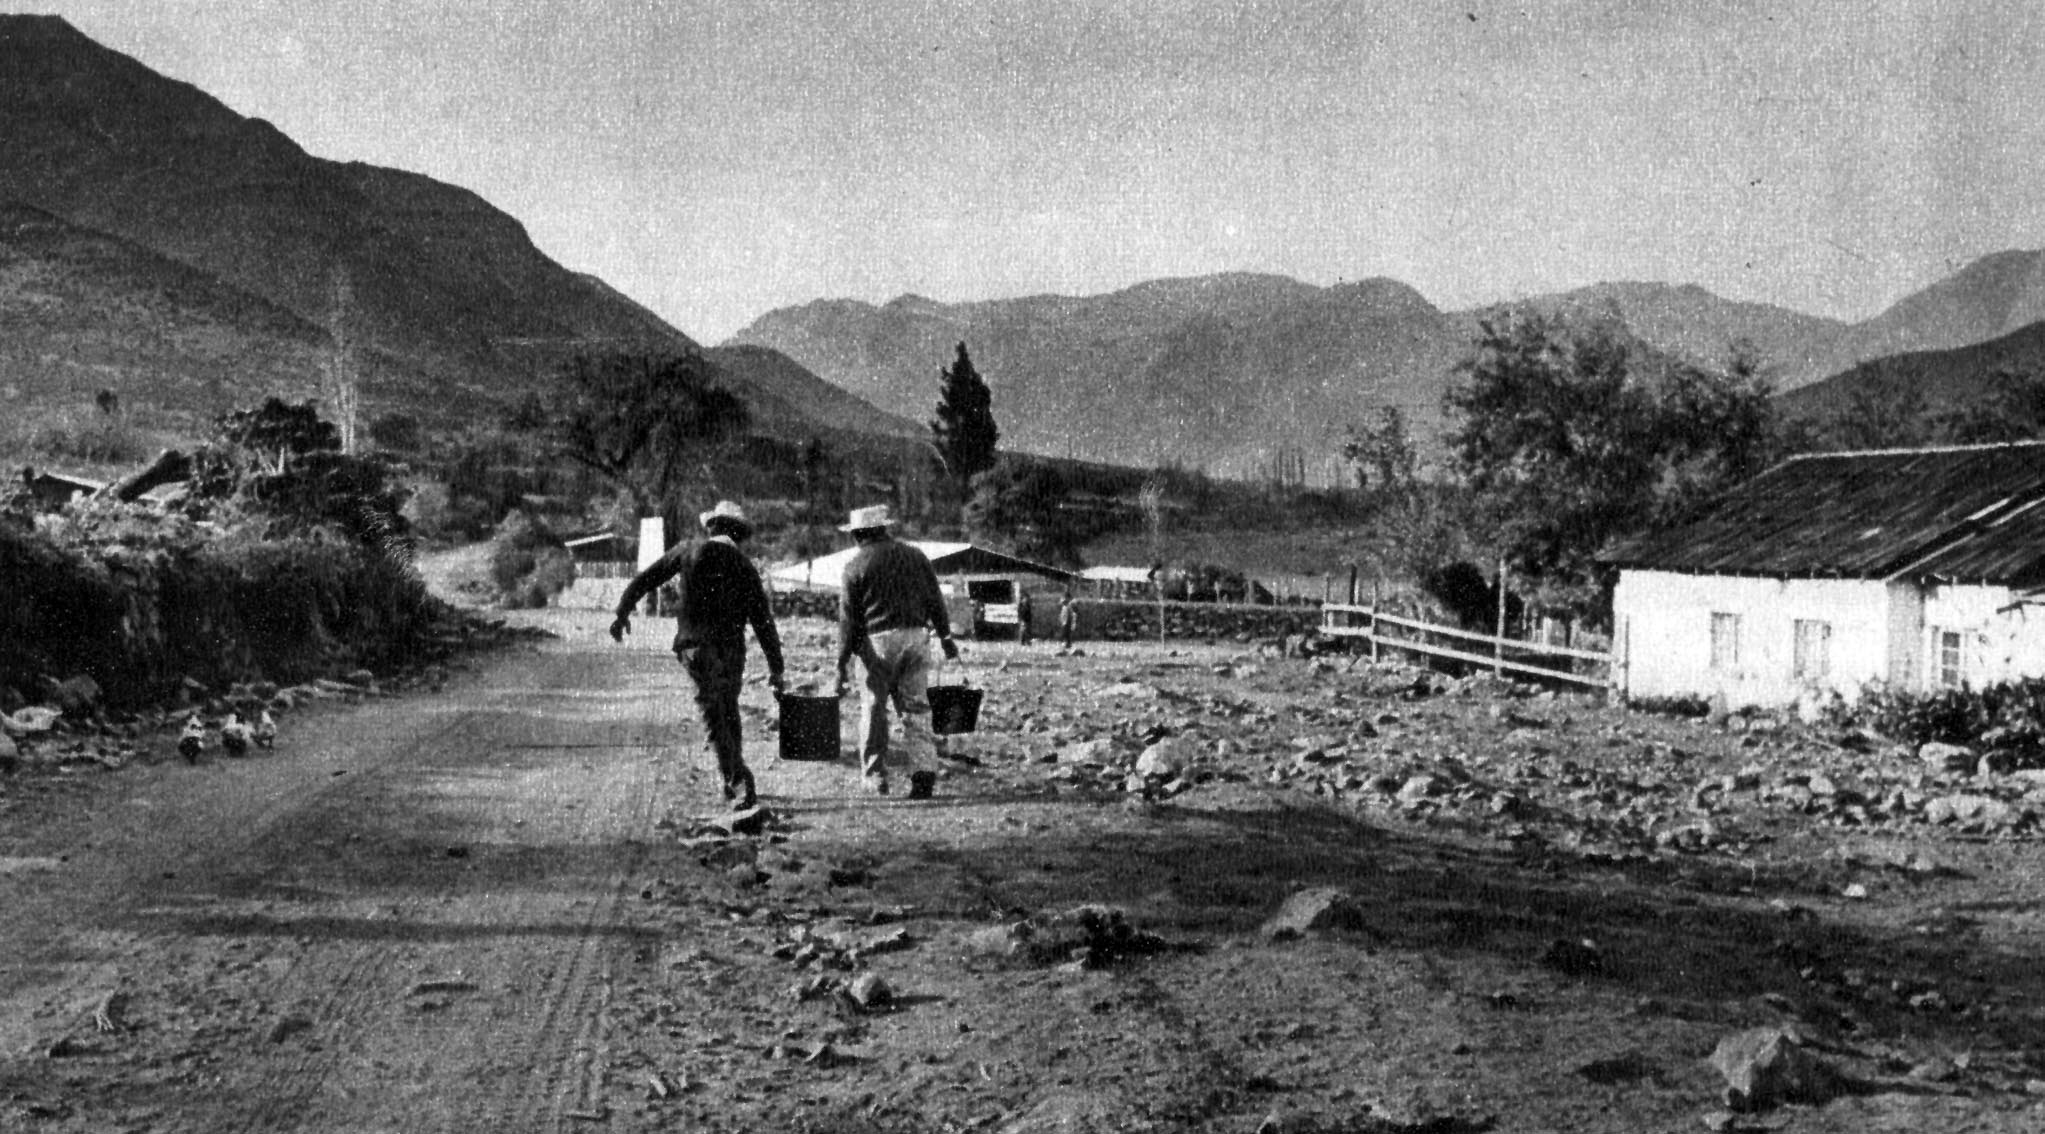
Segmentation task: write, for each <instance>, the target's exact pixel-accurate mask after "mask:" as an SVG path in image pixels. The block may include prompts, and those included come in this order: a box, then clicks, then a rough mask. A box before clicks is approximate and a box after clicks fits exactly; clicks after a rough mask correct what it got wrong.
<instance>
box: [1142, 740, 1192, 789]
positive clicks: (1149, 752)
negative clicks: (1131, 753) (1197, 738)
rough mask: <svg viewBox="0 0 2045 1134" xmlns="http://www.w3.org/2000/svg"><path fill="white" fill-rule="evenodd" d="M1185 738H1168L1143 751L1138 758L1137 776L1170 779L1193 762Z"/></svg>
mask: <svg viewBox="0 0 2045 1134" xmlns="http://www.w3.org/2000/svg"><path fill="white" fill-rule="evenodd" d="M1188 749H1189V745H1188V743H1187V741H1186V740H1185V738H1183V737H1177V736H1168V737H1166V738H1165V739H1163V740H1160V741H1158V742H1157V743H1156V744H1153V745H1151V746H1150V747H1148V748H1146V749H1144V750H1143V754H1142V755H1140V756H1138V757H1137V758H1136V769H1135V770H1136V774H1137V775H1139V776H1156V777H1157V778H1159V779H1170V778H1172V777H1173V776H1176V775H1178V774H1179V772H1180V770H1181V769H1183V768H1185V766H1186V765H1187V764H1189V763H1191V762H1192V758H1193V754H1192V752H1190V751H1189V750H1188Z"/></svg>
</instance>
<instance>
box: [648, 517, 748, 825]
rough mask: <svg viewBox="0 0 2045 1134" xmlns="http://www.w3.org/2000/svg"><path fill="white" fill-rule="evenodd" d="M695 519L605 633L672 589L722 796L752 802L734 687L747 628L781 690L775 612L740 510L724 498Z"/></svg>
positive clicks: (681, 650) (679, 641) (742, 804)
mask: <svg viewBox="0 0 2045 1134" xmlns="http://www.w3.org/2000/svg"><path fill="white" fill-rule="evenodd" d="M698 519H699V520H700V521H701V522H702V524H703V531H704V532H705V538H704V539H703V540H702V541H701V542H700V543H681V544H676V545H675V547H674V549H673V550H671V551H669V552H668V553H667V554H666V555H663V556H661V557H660V558H659V559H658V560H656V561H655V562H653V563H652V564H650V565H649V566H648V567H647V568H646V570H644V571H641V572H639V574H638V575H637V576H635V577H634V578H633V580H632V582H631V583H629V584H628V585H627V586H626V587H625V594H624V596H623V597H621V598H619V599H618V617H617V620H616V621H614V622H612V623H611V640H612V641H614V642H622V641H624V640H625V635H627V634H629V633H631V632H632V610H633V608H634V607H636V606H638V605H639V600H640V599H642V598H645V597H646V596H647V595H649V594H652V593H653V592H654V590H655V589H656V588H658V587H659V586H660V585H661V584H663V583H665V582H667V581H668V580H670V579H673V580H675V583H676V589H677V591H678V592H679V593H678V596H677V600H676V602H675V643H674V650H675V657H676V658H678V659H680V661H681V663H682V666H683V668H685V669H687V670H688V671H689V677H690V678H691V679H692V680H693V681H694V682H695V683H696V707H697V708H698V709H700V710H702V713H703V726H704V728H705V730H706V731H708V732H709V734H710V747H711V749H712V750H713V751H714V752H716V753H717V771H718V774H719V775H721V776H722V777H723V779H724V798H726V799H728V800H730V801H732V803H733V805H734V806H735V807H736V808H738V809H740V810H744V809H746V808H750V807H752V806H754V805H755V804H756V803H757V802H758V797H757V794H756V792H755V790H754V785H753V773H752V769H750V768H748V767H746V762H745V758H744V757H743V756H742V755H741V754H740V725H739V713H738V694H739V687H740V685H741V684H743V682H744V680H745V672H746V627H747V626H748V625H751V626H752V628H753V637H755V638H758V639H759V641H760V653H761V654H762V655H763V656H765V657H766V659H767V682H768V684H770V685H772V686H773V687H774V692H776V693H780V692H781V691H782V689H783V688H784V682H783V679H782V672H781V635H780V634H779V633H778V632H777V631H776V630H775V629H774V611H773V608H772V607H771V606H769V605H768V602H767V591H766V588H765V587H763V586H762V585H761V583H760V572H759V571H758V570H757V569H755V568H754V567H753V563H752V560H750V559H747V558H746V554H745V552H743V551H741V550H739V546H738V545H739V544H740V543H741V542H743V541H744V540H746V539H747V538H748V537H750V536H751V535H752V534H753V526H752V524H750V523H748V522H747V521H746V516H745V512H744V511H742V510H741V509H740V508H739V506H738V505H736V504H734V503H732V502H731V501H729V500H720V501H718V503H717V507H715V508H712V509H711V510H710V511H708V512H705V513H703V514H702V515H701V516H700V517H698Z"/></svg>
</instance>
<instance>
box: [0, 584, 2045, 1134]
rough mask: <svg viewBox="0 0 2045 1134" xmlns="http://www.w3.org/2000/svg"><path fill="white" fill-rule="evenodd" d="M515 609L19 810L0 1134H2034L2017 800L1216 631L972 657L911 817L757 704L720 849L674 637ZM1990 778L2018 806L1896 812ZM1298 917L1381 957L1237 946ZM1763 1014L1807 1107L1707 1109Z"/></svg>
mask: <svg viewBox="0 0 2045 1134" xmlns="http://www.w3.org/2000/svg"><path fill="white" fill-rule="evenodd" d="M526 617H529V618H531V619H532V620H534V621H536V622H539V623H543V624H546V625H548V626H550V627H552V628H553V629H555V630H556V631H558V632H559V634H560V636H559V637H558V638H555V639H552V640H548V641H545V642H542V643H539V644H536V645H533V646H530V647H526V648H521V649H518V650H515V651H512V652H508V653H503V654H499V655H495V656H492V657H489V658H487V659H483V660H479V661H478V662H477V663H476V664H475V665H473V666H472V667H470V668H469V669H468V670H467V671H465V672H460V673H457V674H455V675H454V677H453V680H452V681H451V682H450V683H449V684H448V686H447V687H446V688H445V689H444V690H442V691H441V692H439V693H437V694H429V693H425V692H418V693H411V694H406V695H402V696H393V697H374V698H366V699H361V700H359V701H356V702H353V703H347V704H341V703H334V704H329V705H325V706H322V707H318V708H314V709H310V710H305V711H299V712H294V713H293V714H291V715H290V716H289V717H287V718H286V720H285V722H284V729H285V731H284V736H283V738H282V740H280V742H279V744H278V746H277V748H276V750H275V751H274V752H271V753H265V754H261V755H257V756H251V757H247V758H242V759H227V758H222V757H220V756H219V755H218V754H217V753H215V754H212V755H210V756H209V758H208V759H207V760H206V761H204V762H202V763H201V764H200V765H199V766H197V767H191V766H187V765H186V764H184V763H183V762H182V761H180V760H178V759H176V758H175V756H173V755H172V754H171V751H170V749H171V744H172V741H173V738H172V737H169V736H164V737H160V738H156V739H155V740H154V741H153V742H152V745H153V746H152V749H151V758H150V759H148V760H145V761H140V762H136V763H131V764H129V765H128V766H126V767H124V768H121V769H119V770H117V771H108V770H104V769H102V768H101V767H100V766H99V765H94V764H67V765H64V766H63V767H64V768H67V769H69V770H68V771H62V772H53V771H37V772H33V773H23V774H20V775H16V776H13V777H9V778H7V779H5V780H0V792H4V794H0V909H4V910H5V911H6V914H5V916H4V918H0V1128H5V1129H8V1130H17V1129H18V1130H25V1131H64V1132H74V1131H174V1130H175V1131H185V1130H189V1131H208V1132H212V1131H233V1130H249V1131H268V1130H314V1131H317V1130H334V1131H384V1130H388V1131H407V1132H412V1131H425V1130H462V1131H467V1130H478V1131H481V1130H489V1131H524V1130H549V1131H551V1130H564V1129H566V1130H591V1131H596V1130H621V1131H622V1130H732V1131H741V1130H815V1131H864V1130H875V1131H879V1130H901V1131H954V1130H987V1131H1002V1132H1011V1134H1024V1132H1033V1131H1062V1130H1073V1131H1078V1130H1101V1131H1108V1130H1197V1131H1242V1132H1245V1134H1247V1132H1250V1131H1268V1132H1279V1131H1435V1132H1453V1131H1477V1130H1500V1131H1508V1130H1524V1131H1551V1130H1570V1131H1594V1132H1619V1131H1649V1130H1672V1131H1673V1130H1696V1129H1704V1128H1717V1129H1793V1130H1799V1131H1805V1130H1808V1131H1863V1130H1912V1131H1916V1130H1926V1129H1941V1130H1952V1131H1957V1130H1985V1131H2030V1130H2037V1129H2041V1128H2045V1052H2041V1049H2040V1025H2041V1021H2045V965H2041V964H2039V963H2038V962H2037V960H2036V952H2037V948H2038V942H2039V940H2040V936H2039V928H2040V917H2039V914H2038V913H2037V911H2038V909H2039V908H2040V907H2039V902H2038V899H2039V897H2040V890H2041V888H2045V884H2041V881H2040V879H2039V877H2038V870H2037V867H2038V864H2039V862H2040V858H2041V855H2040V847H2039V843H2038V842H2037V841H2036V835H2037V830H2038V824H2037V822H2036V818H2035V815H2036V812H2034V811H2031V810H2029V808H2030V806H2031V805H2030V804H2028V803H2026V802H2025V800H2026V798H2027V797H2028V796H2029V795H2031V794H2034V789H2033V787H2032V786H2030V785H2028V784H2027V782H2026V781H2024V780H2021V779H2005V780H2001V781H1997V782H1996V783H1993V784H1986V785H1984V784H1983V783H1981V782H1978V781H1975V780H1971V779H1969V780H1965V781H1964V782H1962V781H1960V780H1955V779H1952V778H1950V777H1947V776H1944V775H1943V774H1940V773H1927V772H1926V771H1925V770H1924V769H1922V768H1919V767H1914V766H1912V763H1911V761H1912V760H1914V757H1908V754H1899V753H1894V752H1881V751H1877V752H1873V753H1865V752H1852V751H1847V750H1842V749H1841V748H1839V747H1838V746H1837V745H1836V744H1835V743H1833V740H1836V738H1825V737H1820V736H1813V735H1811V734H1808V733H1806V732H1804V731H1802V730H1798V729H1793V728H1782V729H1766V730H1737V729H1729V728H1725V727H1712V726H1709V725H1706V724H1704V723H1702V722H1691V721H1678V720H1671V719H1665V718H1659V717H1652V716H1646V715H1643V714H1638V713H1627V712H1624V711H1622V710H1616V709H1608V708H1605V707H1602V706H1600V705H1597V704H1594V703H1592V702H1590V701H1588V700H1585V699H1580V698H1573V697H1566V696H1565V697H1553V696H1548V697H1541V696H1531V695H1528V693H1527V691H1525V690H1518V689H1513V688H1510V687H1504V686H1495V685H1488V684H1484V683H1475V684H1470V685H1456V686H1447V687H1445V683H1442V682H1439V681H1436V682H1428V681H1425V680H1416V674H1415V672H1414V671H1402V670H1395V669H1391V668H1372V667H1369V666H1357V667H1349V666H1345V665H1344V664H1341V663H1340V662H1336V663H1332V664H1331V663H1329V662H1327V661H1320V662H1312V661H1302V660H1296V659H1279V658H1274V657H1265V656H1256V655H1254V654H1252V653H1251V652H1250V651H1249V649H1248V647H1247V646H1243V645H1237V644H1234V643H1222V644H1218V645H1211V646H1210V645H1200V646H1185V645H1179V646H1175V647H1167V646H1156V645H1149V646H1143V645H1131V646H1119V647H1098V648H1094V649H1090V650H1088V651H1087V652H1086V654H1085V655H1084V656H1081V657H1064V656H1060V655H1059V654H1058V652H1057V650H1056V648H1055V646H1052V645H1046V644H1038V645H1036V646H1032V647H1028V648H1021V647H1016V646H1012V645H1001V644H986V645H978V646H976V645H972V644H969V645H968V647H967V649H968V659H967V660H968V665H967V666H966V667H965V672H966V674H967V676H968V677H969V679H970V680H972V681H973V682H974V683H976V684H978V685H979V686H981V687H982V688H984V689H985V690H986V691H987V707H986V711H985V713H984V715H983V720H982V727H981V729H980V731H979V732H977V733H975V734H973V735H971V736H968V737H961V738H955V739H954V740H953V741H951V742H950V745H949V747H950V750H951V754H950V757H949V758H948V759H947V761H946V766H947V774H946V776H945V778H944V779H943V781H942V782H941V784H940V789H939V797H938V798H937V799H935V800H932V801H928V802H911V801H908V800H906V799H904V798H902V797H901V796H899V795H896V796H893V797H888V798H873V797H869V796H865V795H862V794H861V793H859V791H858V790H857V777H856V769H855V767H854V765H853V763H852V762H851V761H850V759H849V758H848V759H844V760H840V761H839V762H837V763H793V762H784V761H778V760H777V759H776V758H775V756H774V750H775V749H774V737H773V734H772V732H771V731H770V725H771V721H772V718H773V711H772V702H771V699H770V698H769V696H768V694H767V692H766V690H765V689H764V688H763V687H760V686H758V685H755V686H753V687H751V688H749V690H748V692H747V694H746V703H747V705H748V712H749V728H748V743H749V746H750V751H751V753H752V759H753V762H754V764H755V766H756V768H757V770H758V772H759V777H760V781H761V788H762V791H763V794H764V796H765V798H766V802H767V805H768V808H769V809H770V811H771V812H772V818H771V820H770V821H769V822H768V823H767V824H766V826H765V827H764V829H762V830H760V831H759V832H757V833H754V834H744V833H741V834H736V835H728V834H726V833H724V832H722V831H720V830H719V829H718V828H717V825H716V824H711V823H706V822H705V819H706V818H709V817H715V816H717V815H718V814H719V812H720V811H721V809H722V803H721V801H720V800H718V799H717V796H716V791H715V782H714V779H713V776H712V774H711V772H710V770H709V769H710V767H711V765H710V761H709V758H708V755H707V753H706V752H705V751H704V750H703V747H702V743H701V731H700V729H699V728H698V727H697V726H696V724H695V722H694V721H693V720H692V719H691V717H692V711H691V709H690V706H689V705H688V702H687V700H686V698H685V696H684V694H683V686H684V678H683V676H682V674H681V673H680V671H679V669H678V667H676V666H675V664H674V662H673V659H672V658H671V657H670V656H669V655H667V654H666V653H665V652H664V651H663V649H662V640H663V637H664V635H663V634H661V633H660V632H658V627H657V626H656V625H655V624H651V623H648V624H644V625H642V627H641V633H640V634H639V635H637V636H636V637H634V638H633V639H631V640H630V641H629V642H628V644H627V645H625V646H614V645H612V644H611V642H610V641H609V640H608V638H606V637H603V636H602V630H603V624H604V621H605V620H604V619H603V617H602V616H601V615H599V614H595V613H591V612H580V613H574V614H558V613H546V614H535V615H530V616H526ZM785 630H786V634H787V637H788V638H789V640H790V643H791V654H792V658H793V665H792V669H793V671H794V672H795V673H796V674H797V675H798V676H802V675H810V676H818V677H820V676H822V674H823V672H824V666H825V664H826V663H825V658H826V656H827V650H828V638H827V633H826V630H825V628H824V627H823V626H822V624H819V623H803V622H797V623H791V624H789V625H788V626H787V627H786V628H785ZM754 667H755V669H756V670H757V669H758V661H757V658H756V659H755V661H754ZM1416 686H1418V687H1416ZM849 704H850V703H849V702H848V707H849ZM848 723H849V722H848ZM848 735H849V733H848ZM1164 737H1172V738H1176V739H1175V740H1174V742H1173V744H1172V745H1170V746H1168V748H1169V749H1170V750H1169V751H1166V752H1164V753H1161V754H1158V755H1157V756H1156V757H1155V758H1156V759H1159V760H1163V761H1166V762H1168V763H1171V764H1173V765H1174V767H1173V768H1171V769H1169V770H1167V771H1166V772H1164V773H1161V774H1159V775H1155V776H1152V777H1150V778H1149V779H1148V780H1145V779H1143V778H1142V777H1135V778H1134V779H1132V778H1131V771H1130V769H1131V766H1132V763H1133V761H1134V760H1135V759H1136V758H1137V756H1138V755H1139V754H1140V753H1141V752H1142V751H1143V750H1144V749H1145V748H1146V747H1148V746H1149V745H1150V743H1151V742H1153V741H1155V740H1157V739H1160V738H1164ZM849 750H850V748H849V743H848V745H847V751H848V753H849ZM1821 781H1822V782H1821ZM1900 793H1916V795H1915V796H1912V797H1908V798H1906V797H1905V796H1903V795H1902V794H1900ZM1969 793H1973V794H1975V795H1981V796H1983V797H1987V798H1994V799H1998V800H2003V801H2006V802H2005V803H2004V808H2005V810H2003V811H2000V812H1993V813H1991V814H1989V815H1987V816H1986V817H1983V816H1981V815H1979V814H1977V812H1978V810H1979V809H1973V810H1968V809H1963V811H1962V816H1961V817H1959V818H1955V817H1953V816H1950V815H1947V814H1946V813H1945V812H1942V811H1936V810H1935V811H1934V813H1933V815H1932V816H1931V817H1930V818H1927V816H1926V814H1925V811H1924V802H1925V800H1926V799H1940V798H1945V797H1947V796H1952V797H1954V798H1958V797H1959V796H1961V795H1966V794H1969ZM1856 808H1858V810H1857V811H1856V810H1855V809H1856ZM1969 816H1971V817H1972V818H1969ZM1309 887H1332V888H1338V889H1340V890H1341V891H1343V892H1345V893H1346V894H1348V895H1350V896H1351V898H1352V905H1351V906H1350V907H1349V908H1350V909H1351V910H1352V912H1353V913H1354V914H1356V916H1354V917H1353V918H1352V919H1351V921H1350V923H1349V924H1348V925H1347V926H1346V927H1345V928H1339V929H1332V930H1317V931H1311V932H1308V933H1305V934H1304V935H1300V936H1297V937H1289V936H1286V935H1277V936H1274V935H1272V934H1270V933H1268V932H1266V931H1265V927H1266V923H1267V920H1268V919H1270V918H1271V917H1272V916H1273V914H1274V913H1275V912H1276V911H1277V910H1278V909H1279V907H1280V906H1281V904H1282V903H1283V902H1284V901H1285V900H1286V899H1287V898H1288V896H1290V895H1292V894H1294V893H1296V892H1298V891H1300V890H1301V889H1302V888H1309ZM1089 905H1091V906H1096V907H1100V912H1097V913H1095V914H1092V915H1088V916H1089V917H1090V918H1091V919H1092V920H1091V921H1090V922H1088V923H1087V924H1090V925H1092V927H1093V928H1091V929H1088V928H1085V926H1083V925H1082V920H1083V919H1081V918H1079V917H1077V916H1072V915H1070V911H1073V910H1075V909H1076V908H1078V907H1083V906H1089ZM1115 919H1119V924H1120V926H1121V929H1120V930H1119V931H1118V930H1116V929H1115V924H1116V922H1115ZM1024 922H1028V923H1030V924H1031V925H1032V926H1033V927H1034V931H1035V932H1034V935H1033V936H1031V935H1028V931H1022V930H1017V929H1015V928H1013V927H1014V926H1016V925H1017V924H1018V923H1024ZM868 974H871V977H868ZM862 977H868V979H865V980H862V979H861V978H862ZM873 977H877V978H879V980H880V981H881V982H883V983H884V984H885V985H886V986H887V990H889V991H890V992H891V993H892V995H891V996H889V995H882V994H874V995H867V994H869V993H873V991H874V990H873V989H872V987H871V986H872V979H871V978H873ZM862 996H865V997H866V1000H867V1003H866V1004H865V1005H864V1006H862V1005H861V1003H860V998H861V997H862ZM1761 1025H1778V1026H1786V1027H1789V1028H1791V1029H1792V1030H1793V1031H1795V1032H1796V1033H1797V1034H1798V1035H1799V1037H1800V1038H1802V1039H1803V1040H1804V1041H1805V1045H1806V1047H1807V1048H1808V1049H1809V1050H1810V1051H1811V1052H1813V1053H1814V1054H1815V1055H1816V1056H1817V1057H1818V1058H1821V1059H1822V1060H1824V1061H1825V1062H1826V1063H1827V1065H1829V1066H1831V1067H1833V1068H1835V1069H1837V1071H1838V1073H1839V1075H1840V1077H1841V1078H1840V1085H1839V1087H1838V1089H1836V1090H1832V1091H1829V1092H1827V1094H1828V1095H1829V1096H1830V1097H1828V1098H1827V1099H1826V1101H1823V1102H1822V1103H1812V1104H1801V1105H1789V1106H1783V1107H1777V1108H1773V1109H1770V1110H1767V1111H1763V1112H1761V1113H1757V1114H1740V1115H1734V1114H1731V1113H1729V1112H1727V1110H1726V1106H1725V1103H1724V1102H1723V1101H1722V1099H1721V1097H1720V1095H1721V1090H1722V1088H1723V1086H1724V1082H1723V1080H1722V1079H1721V1078H1720V1076H1719V1073H1718V1072H1717V1071H1715V1070H1714V1069H1713V1067H1712V1065H1711V1063H1710V1061H1709V1057H1710V1056H1711V1053H1712V1051H1713V1048H1714V1046H1715V1045H1716V1044H1717V1043H1718V1042H1719V1041H1720V1039H1722V1038H1723V1037H1725V1036H1727V1035H1728V1034H1731V1033H1733V1032H1736V1031H1739V1030H1741V1029H1743V1028H1748V1027H1754V1026H1761Z"/></svg>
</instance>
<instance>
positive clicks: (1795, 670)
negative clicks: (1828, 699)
mask: <svg viewBox="0 0 2045 1134" xmlns="http://www.w3.org/2000/svg"><path fill="white" fill-rule="evenodd" d="M1831 673H1832V624H1831V623H1830V622H1823V621H1819V620H1818V619H1814V618H1799V619H1797V620H1796V652H1795V656H1794V657H1793V658H1792V659H1791V662H1790V676H1791V677H1794V678H1795V679H1796V680H1798V681H1821V680H1823V679H1824V678H1826V677H1828V676H1830V675H1831Z"/></svg>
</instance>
